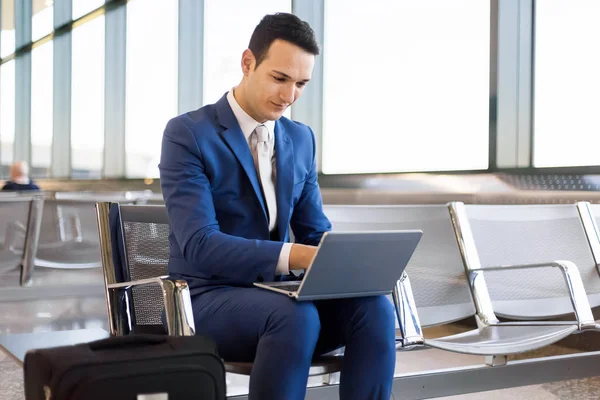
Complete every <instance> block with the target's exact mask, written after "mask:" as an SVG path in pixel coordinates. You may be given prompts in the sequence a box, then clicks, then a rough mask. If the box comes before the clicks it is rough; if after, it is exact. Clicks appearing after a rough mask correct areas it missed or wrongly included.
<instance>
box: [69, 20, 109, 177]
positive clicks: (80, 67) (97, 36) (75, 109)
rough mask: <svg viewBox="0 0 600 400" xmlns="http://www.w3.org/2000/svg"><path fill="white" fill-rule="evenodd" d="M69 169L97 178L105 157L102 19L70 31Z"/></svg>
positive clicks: (80, 174) (99, 175) (74, 173)
mask: <svg viewBox="0 0 600 400" xmlns="http://www.w3.org/2000/svg"><path fill="white" fill-rule="evenodd" d="M72 40H73V44H72V51H73V65H72V83H71V96H72V97H71V102H72V103H71V168H72V176H73V178H80V179H81V178H100V177H101V171H102V165H103V157H104V15H102V16H100V17H98V18H95V19H93V20H92V21H90V22H87V23H85V24H83V25H81V26H80V27H78V28H75V29H74V30H73V38H72Z"/></svg>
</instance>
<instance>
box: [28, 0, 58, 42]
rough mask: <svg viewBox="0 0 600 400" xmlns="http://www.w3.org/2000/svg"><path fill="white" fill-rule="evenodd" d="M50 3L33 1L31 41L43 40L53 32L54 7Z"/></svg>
mask: <svg viewBox="0 0 600 400" xmlns="http://www.w3.org/2000/svg"><path fill="white" fill-rule="evenodd" d="M52 4H53V2H52V0H50V1H41V0H38V1H34V2H33V17H32V19H31V40H32V41H34V42H35V41H36V40H38V39H41V38H43V37H44V36H46V35H47V34H49V33H50V32H52V31H53V30H54V6H53V5H52Z"/></svg>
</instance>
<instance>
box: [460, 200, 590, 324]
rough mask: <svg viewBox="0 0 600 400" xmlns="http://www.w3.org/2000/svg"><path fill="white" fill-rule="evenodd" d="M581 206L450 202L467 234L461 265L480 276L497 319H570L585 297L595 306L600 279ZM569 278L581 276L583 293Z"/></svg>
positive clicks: (576, 281) (574, 281) (582, 205)
mask: <svg viewBox="0 0 600 400" xmlns="http://www.w3.org/2000/svg"><path fill="white" fill-rule="evenodd" d="M584 207H585V206H584V204H583V203H580V204H545V205H540V204H537V205H464V204H462V203H453V204H452V206H451V208H452V210H453V217H454V218H455V219H456V221H457V223H458V224H460V225H461V226H462V231H463V234H464V235H466V236H472V241H473V246H471V247H468V248H466V249H465V251H466V252H468V254H467V255H466V257H465V264H466V265H465V266H466V268H467V270H468V272H469V273H470V274H475V275H477V274H476V273H475V272H473V271H475V270H479V269H480V270H481V271H482V272H481V273H480V275H483V274H485V282H486V284H487V288H488V291H489V293H490V297H491V299H492V303H491V304H492V306H493V309H494V311H495V312H496V314H497V315H499V316H502V317H506V318H510V319H528V320H529V319H544V318H545V319H547V318H555V317H560V316H569V315H573V303H574V302H576V301H579V300H580V299H581V297H582V296H583V297H585V296H586V295H587V299H588V301H589V304H590V305H591V306H592V307H597V306H599V305H600V275H599V273H598V269H597V266H596V261H595V260H594V256H593V254H592V252H591V251H590V243H589V242H588V237H587V235H586V230H585V226H584V223H583V221H584V219H583V218H585V213H586V209H585V208H584ZM588 215H589V214H588ZM492 267H493V268H492ZM483 271H485V272H483ZM572 274H575V275H580V276H581V281H582V282H583V286H584V288H585V290H584V291H582V292H578V291H577V290H576V286H577V285H578V282H579V281H580V280H579V279H578V278H574V277H573V275H572ZM587 323H590V321H587Z"/></svg>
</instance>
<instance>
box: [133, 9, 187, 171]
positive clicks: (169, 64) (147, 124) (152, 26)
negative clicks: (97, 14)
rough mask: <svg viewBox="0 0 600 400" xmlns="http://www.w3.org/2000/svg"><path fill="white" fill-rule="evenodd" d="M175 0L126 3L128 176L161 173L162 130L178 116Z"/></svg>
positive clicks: (176, 14)
mask: <svg viewBox="0 0 600 400" xmlns="http://www.w3.org/2000/svg"><path fill="white" fill-rule="evenodd" d="M177 20H178V7H177V2H176V1H162V0H134V1H130V2H129V3H127V78H126V79H127V84H126V93H127V98H126V119H125V120H126V128H125V129H126V135H125V149H126V168H127V171H126V175H127V177H128V178H156V177H158V162H159V158H160V148H161V139H162V133H163V131H164V129H165V126H166V125H167V122H168V121H169V119H171V118H173V117H175V116H176V115H177V65H178V64H177V37H178V34H177V30H178V24H177Z"/></svg>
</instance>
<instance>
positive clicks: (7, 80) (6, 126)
mask: <svg viewBox="0 0 600 400" xmlns="http://www.w3.org/2000/svg"><path fill="white" fill-rule="evenodd" d="M14 144H15V62H14V60H11V61H9V62H6V63H4V64H2V67H0V163H1V165H2V175H3V176H7V174H8V166H9V165H10V164H11V163H12V162H13V157H14Z"/></svg>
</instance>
